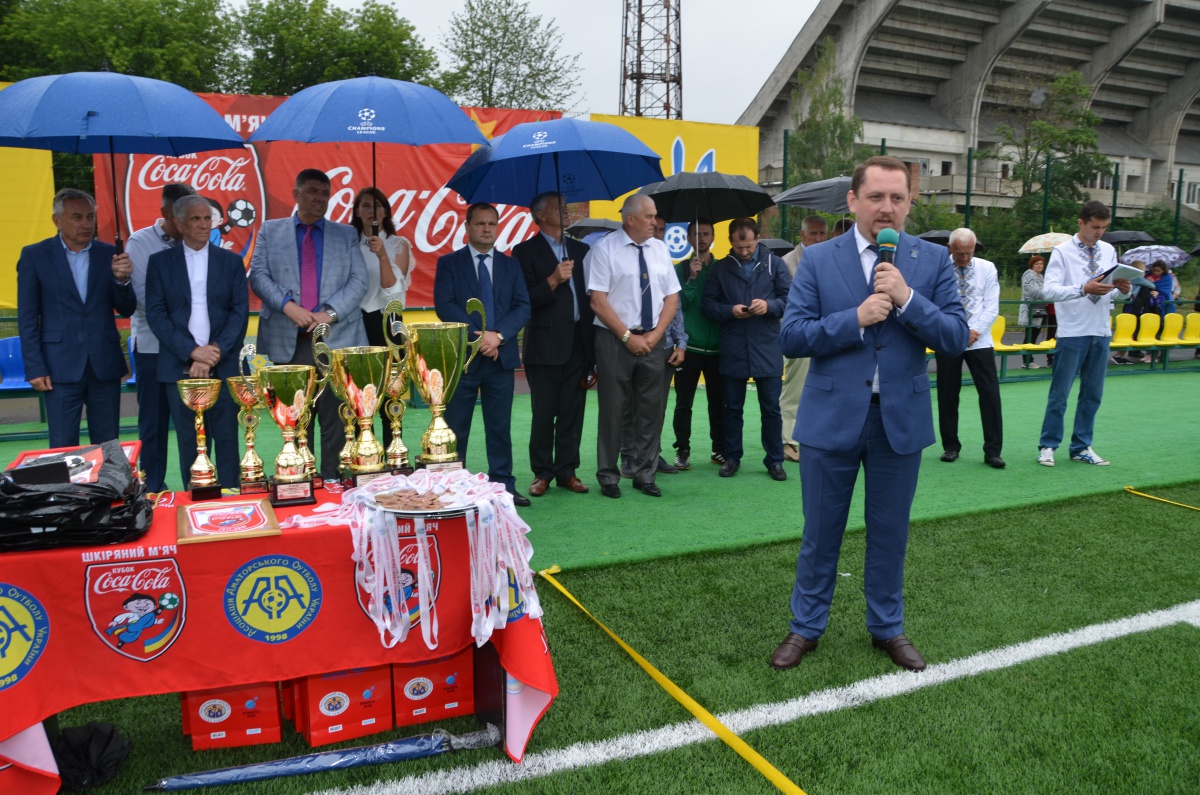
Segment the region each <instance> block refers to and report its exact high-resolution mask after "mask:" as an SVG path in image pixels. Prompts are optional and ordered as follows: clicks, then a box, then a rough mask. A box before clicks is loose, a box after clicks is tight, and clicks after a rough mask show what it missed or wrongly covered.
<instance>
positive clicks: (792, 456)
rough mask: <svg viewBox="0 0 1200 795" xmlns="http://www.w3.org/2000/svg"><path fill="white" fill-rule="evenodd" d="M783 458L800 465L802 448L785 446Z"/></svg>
mask: <svg viewBox="0 0 1200 795" xmlns="http://www.w3.org/2000/svg"><path fill="white" fill-rule="evenodd" d="M783 457H784V458H785V459H787V460H788V461H791V462H792V463H793V464H798V463H800V448H799V447H796V446H795V445H791V444H785V445H784V446H783Z"/></svg>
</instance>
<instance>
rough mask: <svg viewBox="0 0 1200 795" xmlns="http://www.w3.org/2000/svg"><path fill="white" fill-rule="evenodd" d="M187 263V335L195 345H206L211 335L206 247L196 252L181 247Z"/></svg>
mask: <svg viewBox="0 0 1200 795" xmlns="http://www.w3.org/2000/svg"><path fill="white" fill-rule="evenodd" d="M183 261H184V262H185V263H187V274H188V285H189V286H190V287H191V288H192V314H191V316H190V317H189V318H188V333H189V334H191V335H192V339H193V340H194V341H195V343H196V345H198V346H202V345H207V344H208V342H209V337H210V336H211V335H212V326H211V325H210V324H209V319H208V246H205V247H204V248H202V249H200V250H199V251H196V250H194V249H192V248H190V247H189V246H186V245H185V246H184V247H183Z"/></svg>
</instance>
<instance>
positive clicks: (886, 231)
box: [875, 227, 900, 263]
mask: <svg viewBox="0 0 1200 795" xmlns="http://www.w3.org/2000/svg"><path fill="white" fill-rule="evenodd" d="M875 242H876V243H877V244H879V261H880V262H887V263H893V262H895V261H896V244H897V243H899V242H900V233H899V232H897V231H896V230H895V229H892V228H891V227H885V228H883V229H881V230H879V234H878V235H876V236H875Z"/></svg>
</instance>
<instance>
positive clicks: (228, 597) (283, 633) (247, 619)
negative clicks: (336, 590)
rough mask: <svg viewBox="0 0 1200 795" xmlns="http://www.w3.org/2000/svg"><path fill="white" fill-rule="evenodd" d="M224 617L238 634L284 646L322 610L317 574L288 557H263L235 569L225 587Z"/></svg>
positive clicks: (303, 563) (298, 561)
mask: <svg viewBox="0 0 1200 795" xmlns="http://www.w3.org/2000/svg"><path fill="white" fill-rule="evenodd" d="M224 607H225V617H226V618H227V619H229V623H230V624H232V625H233V628H234V629H236V630H237V631H238V632H240V633H242V634H243V635H245V636H246V637H247V638H250V639H251V640H256V641H258V642H260V643H285V642H287V641H289V640H291V639H292V638H294V637H296V636H297V635H299V634H300V633H301V632H303V631H304V630H305V629H307V628H308V626H309V625H310V624H311V623H312V622H313V620H314V619H315V618H316V617H317V613H318V612H320V610H321V581H320V580H319V579H317V575H316V572H314V571H313V570H312V568H311V567H310V566H309V565H308V564H307V563H305V562H304V561H302V560H300V559H299V558H293V557H290V556H287V555H264V556H262V557H260V558H255V559H254V560H251V561H249V562H247V563H246V564H245V565H243V566H241V567H239V568H238V570H237V571H236V572H235V573H234V575H233V576H232V577H230V578H229V583H228V584H227V585H226V586H225V603H224Z"/></svg>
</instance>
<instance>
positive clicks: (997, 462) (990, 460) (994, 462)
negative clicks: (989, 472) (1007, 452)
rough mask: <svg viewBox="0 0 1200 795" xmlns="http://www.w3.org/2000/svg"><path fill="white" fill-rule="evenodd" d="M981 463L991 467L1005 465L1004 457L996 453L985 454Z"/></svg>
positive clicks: (1000, 467) (997, 467)
mask: <svg viewBox="0 0 1200 795" xmlns="http://www.w3.org/2000/svg"><path fill="white" fill-rule="evenodd" d="M983 463H985V464H987V465H988V466H990V467H991V468H993V469H1004V466H1005V464H1004V459H1003V458H1001V457H1000V456H998V455H985V456H984V457H983Z"/></svg>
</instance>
